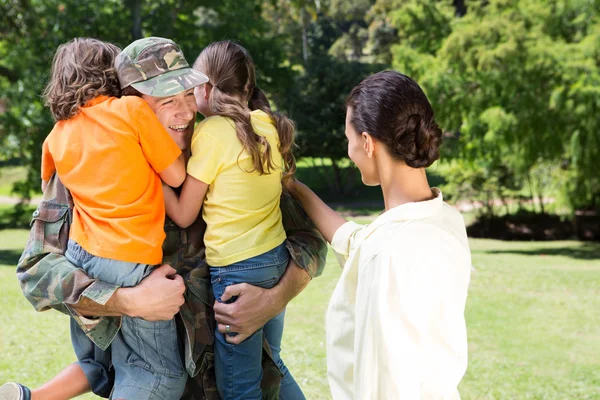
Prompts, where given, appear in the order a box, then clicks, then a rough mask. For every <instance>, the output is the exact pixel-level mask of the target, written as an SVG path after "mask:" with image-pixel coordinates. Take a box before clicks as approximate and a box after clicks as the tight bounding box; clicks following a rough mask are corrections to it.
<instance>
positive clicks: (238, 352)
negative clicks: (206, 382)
mask: <svg viewBox="0 0 600 400" xmlns="http://www.w3.org/2000/svg"><path fill="white" fill-rule="evenodd" d="M289 259H290V255H289V253H288V251H287V249H286V248H285V243H284V244H281V245H280V246H278V247H276V248H274V249H273V250H270V251H268V252H266V253H264V254H261V255H259V256H256V257H252V258H249V259H247V260H244V261H240V262H237V263H235V264H231V265H228V266H224V267H211V268H210V279H211V283H212V288H213V293H214V295H215V299H217V300H218V301H221V296H222V295H223V292H224V291H225V288H226V287H227V286H230V285H235V284H237V283H249V284H251V285H254V286H259V287H262V288H266V289H270V288H272V287H273V286H275V285H276V284H277V282H279V279H280V278H281V276H282V275H283V274H284V272H285V269H286V267H287V265H288V262H289ZM233 301H235V298H233V299H231V300H230V301H228V302H233ZM284 317H285V310H284V311H283V312H281V313H280V314H279V315H277V316H276V317H274V318H272V319H270V320H269V321H268V322H267V323H266V325H265V326H263V327H262V328H260V329H259V330H258V331H256V332H254V334H252V335H251V336H250V337H249V338H247V339H246V340H244V341H243V342H242V343H240V344H230V343H228V342H227V341H226V340H225V335H223V334H222V333H221V332H219V330H218V328H217V327H215V345H214V349H215V376H216V381H217V389H218V391H219V395H220V396H221V398H222V399H223V400H233V399H243V400H254V399H256V400H260V399H262V392H261V389H260V381H261V379H262V341H263V335H264V336H265V337H266V338H267V341H268V342H269V345H270V347H271V353H272V355H273V359H274V361H275V363H276V364H277V366H278V367H279V370H280V371H281V374H282V380H281V388H280V396H279V398H280V399H282V400H300V399H304V398H305V397H304V395H303V394H302V390H300V387H299V386H298V384H297V383H296V381H295V380H294V377H293V376H292V374H290V372H289V371H288V369H287V367H286V366H285V364H284V363H283V361H282V360H281V357H280V352H281V338H282V336H283V323H284Z"/></svg>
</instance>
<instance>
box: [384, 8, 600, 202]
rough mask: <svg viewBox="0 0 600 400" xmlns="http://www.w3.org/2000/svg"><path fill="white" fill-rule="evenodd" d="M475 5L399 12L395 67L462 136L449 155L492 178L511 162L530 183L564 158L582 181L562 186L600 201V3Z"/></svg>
mask: <svg viewBox="0 0 600 400" xmlns="http://www.w3.org/2000/svg"><path fill="white" fill-rule="evenodd" d="M387 4H389V3H387ZM467 9H468V11H467V14H466V15H465V16H463V17H457V16H452V13H451V11H452V10H451V7H450V4H448V3H447V2H435V1H425V2H403V5H402V6H401V7H400V8H398V9H396V10H395V11H393V13H392V17H391V21H392V23H393V24H394V23H395V24H396V28H397V30H398V40H397V44H396V45H394V46H392V47H391V53H392V59H393V61H392V64H393V66H394V68H396V69H398V70H400V71H403V72H405V73H407V74H409V75H411V76H412V77H414V78H415V79H416V80H417V81H418V82H419V83H420V84H421V85H422V86H423V88H424V90H425V91H426V92H427V94H428V97H429V98H430V100H431V101H432V103H433V106H434V109H435V110H436V114H437V119H438V122H439V123H440V125H441V126H442V127H443V128H444V129H445V130H446V131H448V132H452V133H453V134H452V135H453V136H455V137H458V142H457V143H455V144H454V145H453V146H451V147H450V148H449V149H448V150H449V152H446V154H445V155H446V156H451V157H455V158H458V159H461V160H464V161H465V165H467V166H470V167H468V168H469V169H473V168H475V170H473V171H472V172H474V173H476V174H477V175H478V176H479V177H487V178H485V179H486V180H489V181H488V182H487V183H488V184H490V185H492V186H495V185H496V184H497V183H498V184H502V183H501V182H496V178H497V175H502V174H503V173H504V172H503V170H505V171H509V172H508V173H509V174H510V175H511V176H512V179H511V180H512V181H513V183H516V184H517V186H522V185H523V184H524V183H525V182H526V180H527V179H528V176H529V175H530V171H531V170H532V169H534V168H535V166H536V165H539V164H540V163H542V162H543V163H551V164H554V165H561V167H563V168H565V169H567V170H569V171H571V172H572V177H573V179H574V181H575V183H574V185H570V186H575V187H576V189H577V190H572V189H573V188H572V187H568V186H567V187H563V188H561V190H570V191H569V192H568V193H565V195H566V197H568V198H569V204H570V205H571V207H572V208H576V207H580V206H583V205H589V204H592V205H594V204H595V205H598V204H599V203H600V201H599V200H600V197H599V195H600V185H599V181H598V178H597V171H598V169H599V168H600V161H599V160H598V157H597V156H596V154H597V151H598V148H600V126H598V118H597V115H598V105H599V104H600V103H599V102H600V96H599V94H600V71H599V66H600V36H599V30H600V20H599V14H598V5H597V3H594V2H589V1H585V0H581V1H560V0H554V1H550V2H545V3H542V2H538V1H535V0H520V1H514V2H508V1H504V0H495V1H494V0H492V1H489V2H478V1H472V2H469V3H468V5H467ZM426 22H427V23H429V24H431V26H430V29H428V30H424V29H423V27H424V24H425V23H426ZM477 169H480V170H479V171H477ZM496 169H498V170H497V171H495V172H494V173H492V174H490V173H489V172H490V171H493V170H496ZM448 179H449V180H450V181H452V177H449V178H448ZM456 185H458V186H460V184H459V183H458V182H457V183H456ZM567 188H568V189H567ZM506 189H511V188H510V186H508V187H506ZM475 190H477V189H475ZM486 192H487V191H486ZM496 195H499V194H498V193H497V194H496Z"/></svg>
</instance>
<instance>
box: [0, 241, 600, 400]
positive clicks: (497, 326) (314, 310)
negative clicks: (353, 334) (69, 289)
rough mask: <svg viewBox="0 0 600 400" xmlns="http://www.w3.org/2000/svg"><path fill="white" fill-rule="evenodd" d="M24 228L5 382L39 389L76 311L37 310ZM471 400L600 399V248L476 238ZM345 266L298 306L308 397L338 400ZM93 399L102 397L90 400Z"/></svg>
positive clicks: (7, 256)
mask: <svg viewBox="0 0 600 400" xmlns="http://www.w3.org/2000/svg"><path fill="white" fill-rule="evenodd" d="M26 237H27V232H26V231H24V230H4V231H0V305H1V307H2V310H3V311H2V313H1V314H0V354H2V356H1V357H0V382H4V381H7V380H16V381H20V382H23V383H27V384H29V385H32V386H36V385H39V384H40V383H42V382H43V381H44V380H46V379H48V378H50V377H51V376H52V375H53V374H55V373H56V372H58V371H59V370H60V369H61V367H62V366H64V365H66V364H67V363H70V362H72V361H73V360H74V355H73V352H72V350H71V346H70V342H69V338H68V329H67V328H68V320H67V317H65V316H63V315H61V314H59V313H56V312H45V313H36V312H35V311H34V310H33V308H32V307H31V306H30V305H29V303H28V302H27V301H26V300H25V299H24V298H23V296H22V295H21V292H20V290H19V287H18V283H17V281H16V277H15V274H14V264H15V263H16V261H17V259H18V257H19V254H20V252H21V248H22V246H23V245H24V242H25V240H26ZM471 248H472V252H473V266H474V270H473V273H472V279H471V288H470V294H469V300H468V304H467V312H466V316H467V325H468V330H469V348H470V362H469V368H468V370H467V374H466V376H465V377H464V379H463V381H462V382H461V385H460V387H459V389H460V392H461V395H462V398H463V399H544V400H546V399H600V313H599V312H598V310H600V296H599V294H600V289H599V288H600V245H598V244H583V243H579V242H573V241H571V242H543V243H542V242H500V241H494V240H471ZM339 274H340V269H339V267H338V265H337V263H336V261H335V258H334V257H333V256H332V255H331V254H330V257H329V259H328V264H327V268H326V270H325V273H324V275H323V276H322V277H320V278H318V279H316V280H314V281H313V282H311V284H310V285H309V287H308V288H307V289H306V290H305V291H304V292H303V293H302V294H301V295H300V296H299V297H298V298H297V299H295V300H294V301H293V302H292V303H291V304H290V305H289V307H288V314H287V323H286V332H285V335H284V344H283V354H284V357H285V358H284V359H285V360H286V362H287V364H288V366H289V368H290V370H291V371H292V372H293V374H294V375H295V377H296V379H297V380H298V381H299V383H300V385H301V387H302V388H303V390H304V392H305V394H306V397H307V398H308V399H329V398H330V395H329V391H328V387H327V379H326V374H325V371H326V366H325V345H324V338H325V336H324V327H323V321H324V313H325V308H326V305H327V302H328V299H329V296H330V294H331V292H332V290H333V288H334V285H335V282H336V280H337V278H338V277H339ZM82 398H85V399H93V398H94V396H85V397H82Z"/></svg>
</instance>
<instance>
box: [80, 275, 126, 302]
mask: <svg viewBox="0 0 600 400" xmlns="http://www.w3.org/2000/svg"><path fill="white" fill-rule="evenodd" d="M118 288H119V286H117V285H111V284H108V283H105V282H102V281H95V282H94V283H92V284H91V285H90V286H88V287H87V288H86V289H85V290H84V291H83V293H81V297H86V298H88V299H90V300H92V301H93V302H94V303H98V304H100V305H102V306H103V305H105V304H106V302H107V301H108V300H110V298H111V297H112V295H113V294H115V292H116V291H117V289H118Z"/></svg>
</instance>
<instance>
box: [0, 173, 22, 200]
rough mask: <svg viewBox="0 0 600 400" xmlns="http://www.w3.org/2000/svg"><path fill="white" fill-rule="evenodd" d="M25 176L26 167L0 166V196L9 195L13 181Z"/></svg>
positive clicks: (20, 179)
mask: <svg viewBox="0 0 600 400" xmlns="http://www.w3.org/2000/svg"><path fill="white" fill-rule="evenodd" d="M26 178H27V167H24V166H18V167H2V168H0V196H11V195H12V194H11V191H12V187H13V183H15V182H19V181H22V180H25V179H26Z"/></svg>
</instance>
